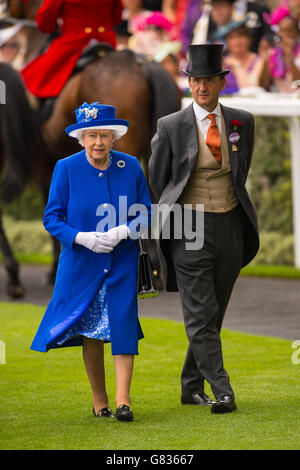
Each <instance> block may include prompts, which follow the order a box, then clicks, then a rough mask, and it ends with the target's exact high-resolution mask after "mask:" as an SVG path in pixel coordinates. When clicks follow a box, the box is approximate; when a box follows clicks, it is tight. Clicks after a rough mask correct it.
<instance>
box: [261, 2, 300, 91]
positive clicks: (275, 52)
mask: <svg viewBox="0 0 300 470" xmlns="http://www.w3.org/2000/svg"><path fill="white" fill-rule="evenodd" d="M269 23H270V25H271V26H272V27H273V28H274V31H275V33H277V41H276V42H275V44H274V46H273V47H272V48H271V49H270V50H269V51H267V53H266V55H265V57H264V67H263V70H262V73H261V76H260V83H261V86H263V87H264V88H266V90H268V91H278V92H280V93H294V91H295V88H293V82H295V81H297V80H300V29H299V21H298V19H297V18H296V17H294V16H293V13H292V12H291V10H290V8H289V7H288V6H287V5H281V6H280V7H278V8H277V9H275V10H274V11H273V12H272V14H271V15H270V18H269Z"/></svg>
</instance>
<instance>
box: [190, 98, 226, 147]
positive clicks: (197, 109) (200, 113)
mask: <svg viewBox="0 0 300 470" xmlns="http://www.w3.org/2000/svg"><path fill="white" fill-rule="evenodd" d="M193 108H194V113H195V115H196V120H197V124H198V127H199V128H200V131H201V133H202V135H203V137H204V140H206V135H207V131H208V128H209V126H210V124H211V120H210V119H209V118H208V117H207V115H208V114H216V124H217V126H218V129H219V133H220V137H221V132H222V131H221V106H220V103H218V104H217V106H216V107H215V109H214V110H213V111H212V112H211V113H210V112H209V111H206V109H203V108H201V106H199V105H198V104H197V103H196V102H195V101H193Z"/></svg>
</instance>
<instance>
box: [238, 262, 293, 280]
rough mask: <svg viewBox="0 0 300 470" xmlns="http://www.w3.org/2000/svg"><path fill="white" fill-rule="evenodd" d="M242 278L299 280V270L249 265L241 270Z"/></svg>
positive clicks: (287, 267) (267, 265)
mask: <svg viewBox="0 0 300 470" xmlns="http://www.w3.org/2000/svg"><path fill="white" fill-rule="evenodd" d="M241 275H242V276H255V277H277V278H286V279H300V269H299V268H295V267H294V266H280V265H278V266H277V265H269V264H253V265H252V264H250V265H248V266H246V267H245V268H243V269H242V271H241Z"/></svg>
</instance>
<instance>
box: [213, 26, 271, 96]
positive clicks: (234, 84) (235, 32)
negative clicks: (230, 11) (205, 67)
mask: <svg viewBox="0 0 300 470" xmlns="http://www.w3.org/2000/svg"><path fill="white" fill-rule="evenodd" d="M215 37H216V39H217V40H222V39H226V45H227V51H226V54H224V57H223V66H224V67H225V68H226V69H228V70H230V72H231V73H230V74H229V75H228V77H227V79H226V85H225V88H224V90H223V91H222V94H232V93H237V92H238V91H239V90H241V89H242V88H249V87H258V86H259V78H260V74H261V71H262V67H263V60H262V58H261V57H260V56H259V55H258V54H256V53H255V52H252V51H251V44H252V37H253V33H252V31H251V30H250V29H249V28H248V27H247V19H244V20H242V21H234V22H232V23H231V24H230V25H228V26H227V27H226V28H224V29H223V30H222V31H220V32H218V33H216V35H215Z"/></svg>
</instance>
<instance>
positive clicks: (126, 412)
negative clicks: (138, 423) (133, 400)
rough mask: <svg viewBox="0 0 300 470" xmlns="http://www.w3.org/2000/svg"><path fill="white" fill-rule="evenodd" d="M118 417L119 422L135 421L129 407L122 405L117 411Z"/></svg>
mask: <svg viewBox="0 0 300 470" xmlns="http://www.w3.org/2000/svg"><path fill="white" fill-rule="evenodd" d="M116 417H117V419H118V420H119V421H133V413H132V411H131V408H130V407H129V406H127V405H120V406H118V408H117V410H116Z"/></svg>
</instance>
